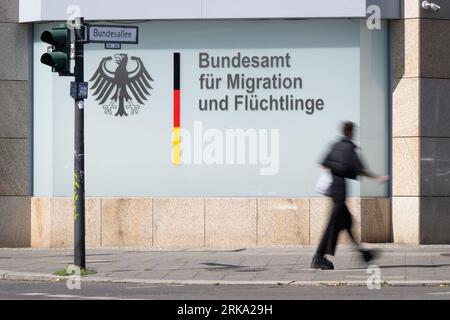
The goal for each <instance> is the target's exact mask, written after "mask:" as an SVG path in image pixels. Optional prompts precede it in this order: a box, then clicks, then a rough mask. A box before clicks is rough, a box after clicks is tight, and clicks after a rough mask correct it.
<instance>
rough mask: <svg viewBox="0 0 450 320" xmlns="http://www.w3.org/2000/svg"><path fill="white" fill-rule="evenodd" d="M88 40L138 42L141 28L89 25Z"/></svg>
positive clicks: (97, 41) (95, 41)
mask: <svg viewBox="0 0 450 320" xmlns="http://www.w3.org/2000/svg"><path fill="white" fill-rule="evenodd" d="M88 28H89V32H88V39H87V42H91V43H128V44H137V43H138V40H139V28H138V27H128V26H116V25H114V26H113V25H111V26H108V25H101V26H100V25H89V26H88Z"/></svg>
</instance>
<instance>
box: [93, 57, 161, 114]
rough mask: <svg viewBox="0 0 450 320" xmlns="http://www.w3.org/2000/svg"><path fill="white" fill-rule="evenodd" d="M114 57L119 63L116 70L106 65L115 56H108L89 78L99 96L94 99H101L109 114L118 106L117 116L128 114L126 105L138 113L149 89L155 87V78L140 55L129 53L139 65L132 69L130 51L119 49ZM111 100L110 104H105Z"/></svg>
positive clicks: (148, 94) (134, 112) (133, 112)
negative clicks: (130, 68) (124, 51)
mask: <svg viewBox="0 0 450 320" xmlns="http://www.w3.org/2000/svg"><path fill="white" fill-rule="evenodd" d="M114 57H115V60H116V63H117V64H118V66H117V68H116V70H115V71H114V72H113V71H110V70H108V68H107V66H106V64H107V63H108V62H109V61H111V60H112V57H105V58H103V59H102V61H101V62H100V64H99V66H98V68H97V70H96V71H95V73H94V75H93V76H92V78H91V79H90V80H89V81H94V85H93V86H92V90H95V91H94V93H93V94H92V95H93V96H96V99H95V100H96V101H100V102H99V104H100V105H103V109H104V111H105V113H106V114H112V113H113V110H115V109H117V112H116V113H115V114H114V115H115V116H121V117H122V116H128V113H127V112H126V110H125V108H126V109H130V110H131V111H129V112H131V114H137V113H138V112H139V108H140V107H141V106H142V105H143V104H144V101H146V100H147V96H150V91H149V90H151V89H153V88H152V86H151V85H150V82H151V81H153V78H152V77H151V76H150V74H149V73H148V71H147V69H145V67H144V64H143V63H142V60H141V58H138V57H133V56H132V57H130V59H131V60H133V61H134V62H135V63H136V67H135V69H134V70H133V71H128V69H127V65H128V55H127V54H124V53H120V54H115V55H114ZM108 100H109V104H105V103H106V102H107V101H108ZM133 101H136V103H137V104H135V103H133ZM117 102H118V105H117Z"/></svg>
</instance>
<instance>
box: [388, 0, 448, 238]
mask: <svg viewBox="0 0 450 320" xmlns="http://www.w3.org/2000/svg"><path fill="white" fill-rule="evenodd" d="M432 2H434V3H436V4H438V5H440V6H441V10H440V11H439V12H433V11H431V10H430V11H424V10H423V9H422V8H421V3H422V1H421V0H404V1H403V3H402V11H403V16H404V19H403V20H398V21H393V22H392V29H391V31H392V49H393V51H392V75H393V78H394V81H393V105H392V110H393V123H392V124H393V144H392V147H393V159H392V161H393V200H392V208H393V231H394V241H395V242H403V243H415V244H417V243H423V244H432V243H440V244H443V243H450V232H449V231H448V230H450V125H449V123H450V3H449V2H448V1H446V0H433V1H432Z"/></svg>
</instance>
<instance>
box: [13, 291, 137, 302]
mask: <svg viewBox="0 0 450 320" xmlns="http://www.w3.org/2000/svg"><path fill="white" fill-rule="evenodd" d="M17 295H18V296H42V297H46V298H60V299H65V298H66V299H90V300H139V299H129V298H122V297H111V296H107V297H99V296H78V295H72V294H49V293H39V292H31V293H18V294H17Z"/></svg>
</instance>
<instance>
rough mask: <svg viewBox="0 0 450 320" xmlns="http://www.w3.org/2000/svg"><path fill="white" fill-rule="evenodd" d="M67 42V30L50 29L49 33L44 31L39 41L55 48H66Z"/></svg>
mask: <svg viewBox="0 0 450 320" xmlns="http://www.w3.org/2000/svg"><path fill="white" fill-rule="evenodd" d="M68 40H69V39H68V31H67V29H52V30H51V31H44V32H42V34H41V41H43V42H45V43H49V44H51V45H52V46H55V47H64V46H66V45H67V41H68Z"/></svg>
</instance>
